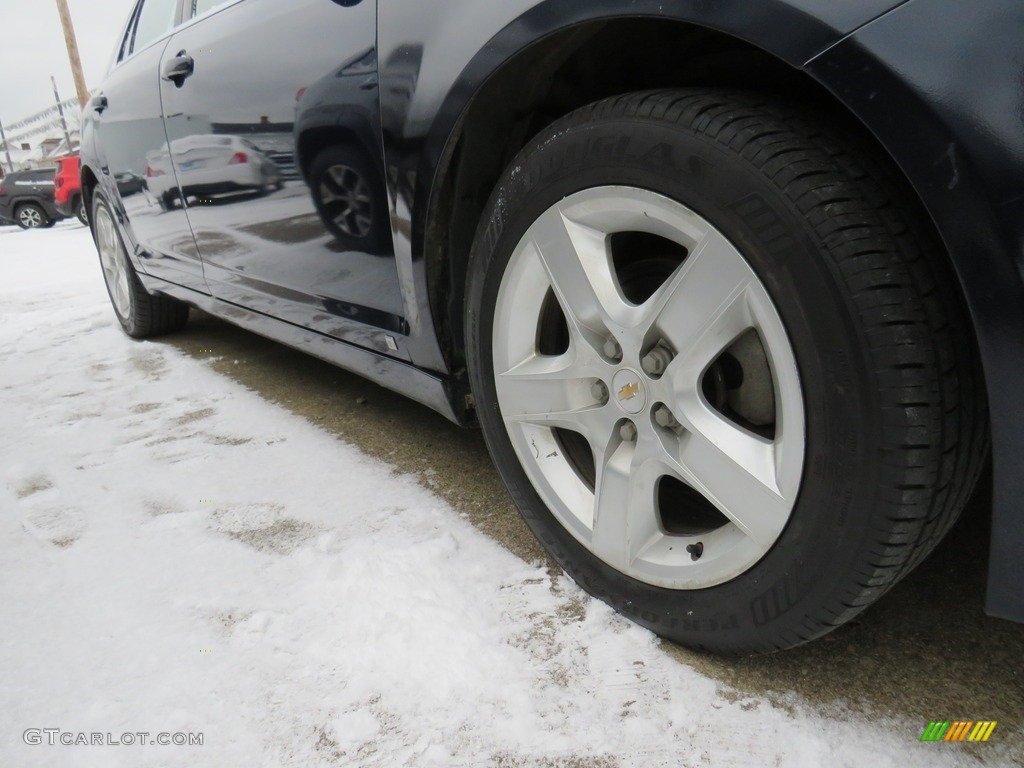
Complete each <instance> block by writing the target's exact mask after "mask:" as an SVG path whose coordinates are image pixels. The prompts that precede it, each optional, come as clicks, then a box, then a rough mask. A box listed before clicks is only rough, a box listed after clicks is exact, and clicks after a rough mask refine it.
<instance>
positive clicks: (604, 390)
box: [590, 381, 608, 404]
mask: <svg viewBox="0 0 1024 768" xmlns="http://www.w3.org/2000/svg"><path fill="white" fill-rule="evenodd" d="M590 394H592V395H593V396H594V399H595V400H597V401H598V402H599V403H602V404H604V403H607V402H608V387H606V386H605V384H604V382H603V381H595V382H594V383H593V384H591V385H590Z"/></svg>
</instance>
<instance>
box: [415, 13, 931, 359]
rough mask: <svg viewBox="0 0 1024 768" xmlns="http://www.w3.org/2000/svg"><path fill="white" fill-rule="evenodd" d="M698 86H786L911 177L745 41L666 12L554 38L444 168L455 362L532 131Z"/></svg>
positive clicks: (445, 291)
mask: <svg viewBox="0 0 1024 768" xmlns="http://www.w3.org/2000/svg"><path fill="white" fill-rule="evenodd" d="M693 86H710V87H732V88H738V89H743V90H746V91H757V92H761V93H770V94H777V95H778V96H780V97H783V98H785V99H786V100H788V101H791V102H796V103H799V104H801V105H804V106H810V107H812V108H814V109H816V110H818V111H821V112H825V113H832V114H835V115H838V116H840V117H841V118H844V120H843V122H844V123H845V125H846V127H847V129H848V130H852V131H854V132H856V133H859V134H862V135H861V136H859V137H858V138H861V139H862V140H863V141H864V142H865V143H868V144H870V145H873V146H874V147H875V148H877V150H878V155H879V156H880V157H881V158H883V159H885V160H887V161H889V163H890V165H891V166H892V168H893V169H894V170H895V174H894V175H898V176H899V177H900V178H901V179H903V180H904V181H905V179H904V177H903V176H902V174H901V173H900V172H899V171H898V170H896V165H895V163H894V162H892V161H891V158H890V157H889V156H888V154H887V153H886V152H885V151H884V149H882V148H881V146H880V145H879V144H878V143H877V141H876V140H875V139H874V137H873V136H871V134H870V133H869V132H868V131H867V129H866V128H864V127H863V126H861V124H860V123H859V121H857V120H856V119H851V115H850V113H849V112H848V110H847V109H846V108H845V107H844V106H843V105H842V104H841V103H840V102H838V101H837V100H836V99H835V97H833V96H832V95H831V94H830V93H829V92H828V91H827V90H825V89H824V88H823V87H822V86H821V85H819V84H818V83H817V82H816V81H814V80H813V79H812V78H811V77H810V76H809V75H807V74H805V73H804V72H801V71H800V70H798V69H795V68H793V67H791V66H790V65H788V64H786V63H785V62H783V61H781V60H780V59H777V58H776V57H774V56H773V55H771V54H769V53H767V52H765V51H763V50H761V49H759V48H756V47H755V46H753V45H750V44H749V43H746V42H744V41H742V40H737V39H736V38H732V37H730V36H728V35H725V34H722V33H719V32H715V31H712V30H708V29H705V28H702V27H697V26H694V25H690V24H685V23H682V22H676V21H665V20H661V19H614V20H605V21H596V22H589V23H586V24H582V25H579V26H576V27H573V28H571V29H568V30H565V31H563V32H560V33H556V34H554V35H551V36H549V37H546V38H544V39H542V40H540V41H538V42H537V43H535V44H534V45H532V46H531V47H529V48H528V49H526V50H525V51H522V52H521V53H519V54H517V55H516V56H515V57H513V58H512V59H511V60H509V61H508V62H506V63H505V64H504V65H503V66H502V67H501V69H499V70H498V71H497V72H496V73H494V74H493V75H492V76H491V77H490V78H489V79H488V80H487V82H485V83H484V84H483V86H481V88H480V89H479V91H478V92H477V93H476V94H475V95H474V97H473V100H472V101H471V103H470V105H469V106H468V108H467V109H466V110H465V112H464V113H463V115H462V116H461V117H460V120H459V122H458V124H457V125H456V127H455V130H454V131H453V133H452V136H451V137H450V138H449V140H448V142H447V145H446V147H445V152H444V154H443V155H442V158H441V162H440V164H439V167H438V172H437V176H436V179H435V184H434V187H433V192H432V195H431V202H430V211H429V215H428V218H427V228H426V233H425V246H424V247H425V253H426V259H427V273H428V279H429V289H430V300H431V306H432V307H433V308H434V313H435V322H436V324H437V332H438V335H439V338H441V339H442V340H443V343H444V344H445V346H446V352H447V354H448V355H449V361H450V364H451V366H452V369H453V370H459V369H461V368H462V367H463V366H464V365H465V355H464V328H463V319H462V318H463V301H464V294H465V276H466V274H467V267H468V261H469V253H470V249H471V246H472V243H473V239H474V236H475V234H476V229H477V225H478V223H479V219H480V216H481V214H482V213H483V210H484V207H485V206H486V204H487V201H488V199H489V198H490V195H491V192H492V191H493V189H494V187H495V186H496V185H497V183H498V180H499V178H500V176H501V174H502V172H503V171H504V169H505V168H506V166H507V165H508V163H509V162H510V161H511V160H512V158H513V157H515V155H516V154H517V153H518V152H519V151H520V150H521V149H522V148H523V147H524V146H526V144H527V143H528V142H529V140H530V139H531V137H533V136H535V135H537V133H539V132H540V131H542V130H543V129H544V128H545V127H546V126H548V125H550V124H551V123H553V122H554V121H556V120H557V119H559V118H560V117H562V116H564V115H566V114H568V113H569V112H572V111H573V110H575V109H577V108H579V107H581V106H583V105H585V104H588V103H591V102H593V101H597V100H599V99H603V98H606V97H610V96H615V95H620V94H624V93H629V92H632V91H638V90H646V89H652V88H676V87H693ZM907 187H908V189H909V183H908V184H907ZM910 194H911V196H912V197H913V199H914V200H915V201H918V202H919V199H918V198H917V197H916V195H914V193H913V192H912V191H911V193H910ZM922 210H923V206H922ZM940 242H941V241H940Z"/></svg>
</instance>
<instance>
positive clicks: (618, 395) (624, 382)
mask: <svg viewBox="0 0 1024 768" xmlns="http://www.w3.org/2000/svg"><path fill="white" fill-rule="evenodd" d="M612 397H614V398H615V402H616V403H618V406H619V408H621V409H622V410H624V411H625V412H626V413H640V411H642V410H643V409H644V406H645V405H647V388H646V387H645V386H644V380H643V377H642V376H641V375H640V374H639V373H637V372H636V371H634V370H633V369H631V368H623V369H622V370H621V371H619V372H618V373H616V374H615V378H613V379H612Z"/></svg>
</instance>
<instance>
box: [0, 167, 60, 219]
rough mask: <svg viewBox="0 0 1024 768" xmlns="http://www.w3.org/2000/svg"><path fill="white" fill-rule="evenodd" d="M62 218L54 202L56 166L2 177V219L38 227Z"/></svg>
mask: <svg viewBox="0 0 1024 768" xmlns="http://www.w3.org/2000/svg"><path fill="white" fill-rule="evenodd" d="M63 218H64V217H63V216H62V215H61V214H60V213H58V212H57V208H56V205H55V203H54V201H53V168H43V169H40V170H35V171H17V172H15V173H10V174H8V175H7V176H4V178H3V179H2V180H0V221H5V222H6V221H13V222H14V223H15V224H17V225H18V226H19V227H21V228H22V229H35V228H37V227H51V226H53V224H54V222H57V221H60V220H61V219H63Z"/></svg>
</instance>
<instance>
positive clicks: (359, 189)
mask: <svg viewBox="0 0 1024 768" xmlns="http://www.w3.org/2000/svg"><path fill="white" fill-rule="evenodd" d="M309 187H310V189H311V190H312V193H313V202H314V203H315V204H316V209H317V213H318V214H319V215H320V219H321V220H322V221H323V223H324V226H325V227H327V230H328V231H329V232H330V233H331V234H332V235H333V236H334V237H335V238H336V239H337V240H338V242H339V243H341V245H342V246H343V247H344V248H345V249H346V250H351V251H362V252H364V253H374V254H375V253H382V252H385V251H387V250H389V246H390V234H391V233H390V230H389V218H388V215H387V204H386V200H387V198H386V196H385V194H384V185H383V182H382V180H381V179H380V177H379V176H378V175H377V173H376V172H375V171H374V168H373V166H372V165H371V164H370V163H369V162H368V161H367V159H366V158H365V157H364V155H363V154H362V153H360V152H359V151H358V150H356V149H355V148H353V147H350V146H347V145H336V146H332V147H328V148H327V149H324V150H323V151H321V152H320V154H318V155H317V156H316V157H315V158H314V159H313V162H312V163H311V164H310V167H309Z"/></svg>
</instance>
